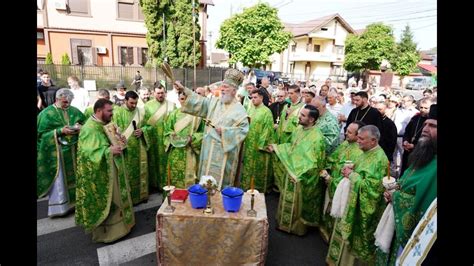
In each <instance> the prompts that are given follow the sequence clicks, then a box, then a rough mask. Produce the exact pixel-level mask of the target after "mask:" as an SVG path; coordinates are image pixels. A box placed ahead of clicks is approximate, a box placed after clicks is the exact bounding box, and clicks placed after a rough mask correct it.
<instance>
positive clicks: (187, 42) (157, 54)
mask: <svg viewBox="0 0 474 266" xmlns="http://www.w3.org/2000/svg"><path fill="white" fill-rule="evenodd" d="M192 2H193V1H192V0H173V1H171V0H161V1H156V0H140V5H141V7H142V10H143V15H144V17H145V26H146V27H147V36H146V39H147V44H148V48H149V49H148V53H149V56H150V59H151V60H152V63H153V65H160V64H161V63H162V62H163V61H164V60H165V58H166V59H167V61H168V63H169V64H170V65H171V66H172V67H190V66H193V62H194V58H193V44H194V45H195V46H196V60H195V61H196V64H198V63H199V58H200V51H199V36H200V28H199V25H198V22H197V14H198V10H197V7H198V1H197V0H195V2H196V10H195V13H196V15H195V17H194V21H195V23H196V29H195V36H194V40H193V36H192V35H193V34H192V33H193V19H192V18H193V17H192V12H193V7H192ZM163 14H164V15H163ZM163 17H164V19H163ZM163 20H164V24H165V31H164V33H165V34H163Z"/></svg>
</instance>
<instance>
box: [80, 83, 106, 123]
mask: <svg viewBox="0 0 474 266" xmlns="http://www.w3.org/2000/svg"><path fill="white" fill-rule="evenodd" d="M97 99H107V100H110V92H109V91H108V90H107V89H100V90H99V91H98V92H97ZM93 114H94V105H89V106H88V107H87V108H86V110H84V116H85V117H86V120H87V119H89V118H90V117H91V116H92V115H93Z"/></svg>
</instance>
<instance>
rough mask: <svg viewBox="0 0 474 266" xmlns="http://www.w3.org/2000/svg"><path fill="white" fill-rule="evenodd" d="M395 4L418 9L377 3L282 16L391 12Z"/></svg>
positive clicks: (401, 8)
mask: <svg viewBox="0 0 474 266" xmlns="http://www.w3.org/2000/svg"><path fill="white" fill-rule="evenodd" d="M393 4H395V5H398V4H403V6H401V7H399V8H400V9H399V10H406V9H411V10H413V8H416V7H417V6H416V5H415V6H414V5H410V6H406V5H405V3H403V2H391V3H387V4H380V3H376V4H371V5H366V6H357V7H348V8H337V9H334V8H331V9H325V10H319V11H312V12H304V13H293V14H291V13H290V14H287V13H286V14H285V13H284V12H282V15H285V16H299V15H317V14H328V13H346V14H350V13H360V12H362V11H365V10H360V9H367V11H369V12H371V13H373V12H374V11H377V10H378V9H381V10H386V9H387V8H390V9H391V10H393V9H394V8H397V7H391V6H390V5H393ZM414 4H416V3H414ZM421 7H423V8H427V7H428V6H427V5H426V4H423V5H422V6H421ZM369 8H370V9H369ZM287 10H291V9H287ZM399 10H397V11H399ZM280 11H283V10H280ZM285 11H286V10H285Z"/></svg>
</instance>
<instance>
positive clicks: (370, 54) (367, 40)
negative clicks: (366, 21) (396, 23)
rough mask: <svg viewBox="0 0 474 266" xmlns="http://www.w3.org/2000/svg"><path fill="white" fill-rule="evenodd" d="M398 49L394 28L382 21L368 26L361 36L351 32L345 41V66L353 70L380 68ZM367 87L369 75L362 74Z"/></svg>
mask: <svg viewBox="0 0 474 266" xmlns="http://www.w3.org/2000/svg"><path fill="white" fill-rule="evenodd" d="M395 50H396V44H395V38H394V36H393V30H392V28H391V27H390V26H387V25H384V24H382V23H373V24H370V25H368V26H367V28H366V31H365V32H364V33H362V34H361V35H360V36H357V35H353V34H349V36H348V37H347V38H346V41H345V58H344V68H345V69H346V70H348V71H351V72H366V71H368V70H371V69H379V68H380V63H382V60H383V59H386V60H390V59H392V58H394V53H395ZM362 77H363V85H362V86H363V87H364V88H365V87H366V84H367V78H368V75H362Z"/></svg>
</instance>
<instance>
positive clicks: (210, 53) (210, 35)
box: [206, 31, 212, 63]
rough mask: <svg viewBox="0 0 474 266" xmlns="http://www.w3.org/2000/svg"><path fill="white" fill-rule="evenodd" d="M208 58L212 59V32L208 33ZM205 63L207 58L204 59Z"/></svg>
mask: <svg viewBox="0 0 474 266" xmlns="http://www.w3.org/2000/svg"><path fill="white" fill-rule="evenodd" d="M208 36H209V58H211V57H212V31H209V35H208ZM206 61H207V58H206ZM211 63H212V60H211Z"/></svg>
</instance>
